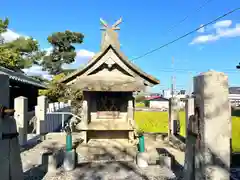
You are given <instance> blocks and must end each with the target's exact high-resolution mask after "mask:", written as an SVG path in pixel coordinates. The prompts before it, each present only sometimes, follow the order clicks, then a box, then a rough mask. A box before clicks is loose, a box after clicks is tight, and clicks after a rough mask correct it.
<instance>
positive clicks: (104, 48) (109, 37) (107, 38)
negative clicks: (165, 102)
mask: <svg viewBox="0 0 240 180" xmlns="http://www.w3.org/2000/svg"><path fill="white" fill-rule="evenodd" d="M100 22H101V24H102V26H103V28H101V30H103V33H102V41H101V50H100V52H99V53H97V54H96V55H95V56H94V57H93V58H92V59H91V60H90V61H89V62H88V64H87V65H86V66H85V67H83V68H81V69H78V70H76V71H74V72H73V73H71V74H69V75H68V76H66V77H65V78H63V79H62V80H60V82H61V83H68V82H70V81H72V80H74V79H75V78H77V77H78V76H81V75H83V74H84V73H85V72H86V71H87V70H88V69H90V68H91V67H93V66H94V65H95V64H96V63H97V62H98V61H100V60H101V58H102V57H103V56H104V55H105V54H106V53H107V52H109V51H110V50H112V51H113V53H114V54H115V55H116V56H117V57H118V58H119V59H120V60H121V61H122V63H123V64H124V65H125V66H127V67H128V69H129V70H130V71H132V72H134V73H135V74H136V75H137V76H139V77H141V78H142V79H143V80H144V81H148V82H149V83H150V84H151V85H157V84H159V83H160V81H159V80H158V79H156V78H155V77H153V76H151V75H149V74H147V73H145V72H144V71H142V70H141V69H140V68H139V67H137V66H136V65H135V64H134V63H132V62H131V61H130V60H129V59H128V58H127V57H126V56H125V55H124V53H122V52H121V50H120V42H119V39H118V33H117V32H116V31H117V30H120V28H119V27H118V25H119V24H120V23H121V22H122V18H120V19H119V20H117V21H116V22H115V24H113V25H112V26H109V25H108V24H107V23H106V22H105V21H104V20H103V19H100Z"/></svg>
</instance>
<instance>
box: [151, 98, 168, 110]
mask: <svg viewBox="0 0 240 180" xmlns="http://www.w3.org/2000/svg"><path fill="white" fill-rule="evenodd" d="M168 106H169V102H168V101H153V100H152V101H150V104H149V107H150V108H166V109H168Z"/></svg>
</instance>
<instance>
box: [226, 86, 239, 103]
mask: <svg viewBox="0 0 240 180" xmlns="http://www.w3.org/2000/svg"><path fill="white" fill-rule="evenodd" d="M228 99H229V101H230V102H231V104H232V106H239V105H240V87H229V96H228Z"/></svg>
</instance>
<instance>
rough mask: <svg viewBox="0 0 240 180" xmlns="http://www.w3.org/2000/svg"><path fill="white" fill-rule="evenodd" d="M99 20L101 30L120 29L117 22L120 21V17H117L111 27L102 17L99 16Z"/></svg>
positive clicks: (119, 22)
mask: <svg viewBox="0 0 240 180" xmlns="http://www.w3.org/2000/svg"><path fill="white" fill-rule="evenodd" d="M100 22H101V24H102V25H103V28H101V29H102V30H105V29H107V28H109V29H112V30H120V27H118V25H119V24H121V23H122V17H121V18H120V19H118V20H117V21H116V22H115V23H114V24H113V25H112V27H109V26H108V24H107V22H106V21H104V20H103V19H102V18H100Z"/></svg>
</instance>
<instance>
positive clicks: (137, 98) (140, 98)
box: [135, 95, 146, 103]
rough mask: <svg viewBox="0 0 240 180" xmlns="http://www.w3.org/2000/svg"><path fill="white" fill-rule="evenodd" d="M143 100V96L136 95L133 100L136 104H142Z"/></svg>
mask: <svg viewBox="0 0 240 180" xmlns="http://www.w3.org/2000/svg"><path fill="white" fill-rule="evenodd" d="M145 99H146V98H145V96H143V95H137V96H136V98H135V101H136V102H137V103H138V102H143V101H144V100H145Z"/></svg>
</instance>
